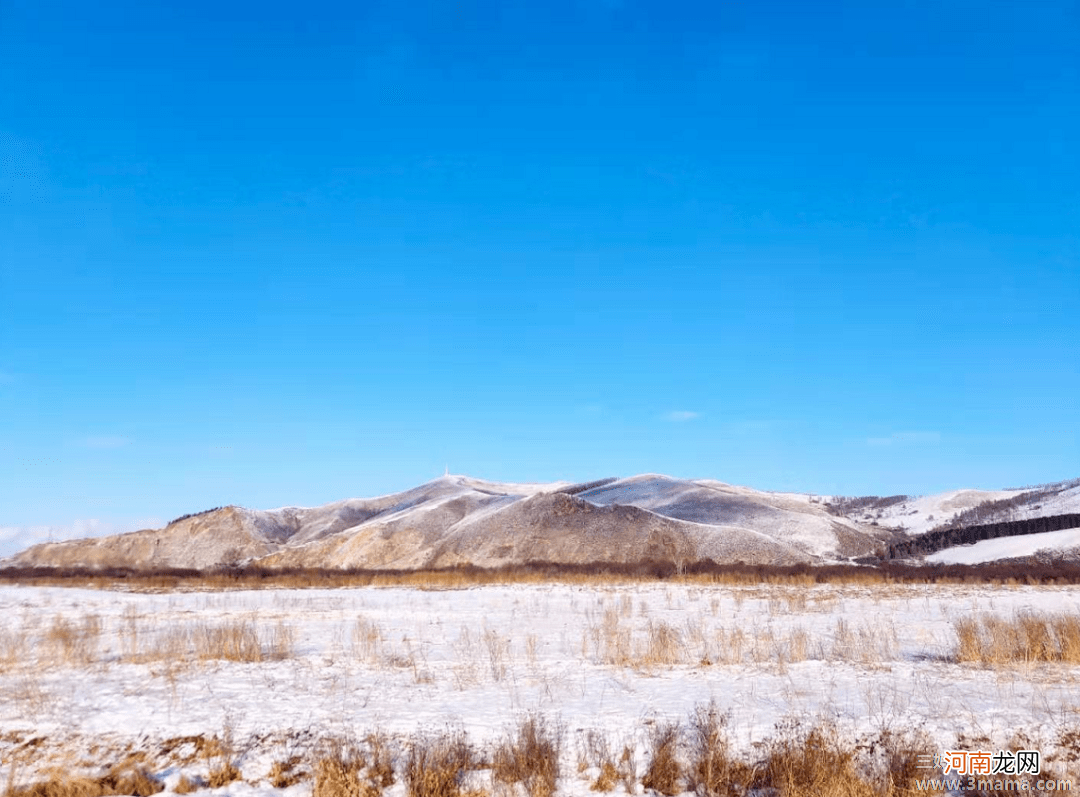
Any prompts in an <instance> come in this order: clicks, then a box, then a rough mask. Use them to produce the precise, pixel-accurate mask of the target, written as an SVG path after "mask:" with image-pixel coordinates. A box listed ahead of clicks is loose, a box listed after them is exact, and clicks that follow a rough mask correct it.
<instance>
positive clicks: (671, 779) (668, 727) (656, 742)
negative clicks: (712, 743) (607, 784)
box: [641, 722, 683, 797]
mask: <svg viewBox="0 0 1080 797" xmlns="http://www.w3.org/2000/svg"><path fill="white" fill-rule="evenodd" d="M678 748H679V724H678V723H677V722H661V723H658V724H657V725H656V726H654V727H653V729H652V733H650V734H649V764H648V766H647V767H646V768H645V776H644V777H643V778H642V779H641V785H642V786H644V787H645V788H646V789H652V790H654V791H658V792H660V794H665V795H668V797H671V795H674V794H679V793H680V792H681V791H682V783H681V781H682V774H683V773H682V765H681V764H680V763H679V759H678V752H679V749H678Z"/></svg>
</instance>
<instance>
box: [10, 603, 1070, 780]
mask: <svg viewBox="0 0 1080 797" xmlns="http://www.w3.org/2000/svg"><path fill="white" fill-rule="evenodd" d="M1024 611H1042V612H1062V611H1066V612H1080V588H1078V587H1033V586H1001V587H995V586H941V585H936V586H935V585H877V586H841V585H817V586H806V587H794V586H769V585H761V586H717V587H708V586H700V585H681V584H645V585H641V584H638V585H627V586H610V587H595V586H593V587H582V586H573V585H561V584H552V585H541V586H535V585H511V586H493V587H477V588H470V589H460V590H438V591H435V590H432V591H426V590H417V589H405V588H366V589H341V590H284V589H282V590H264V591H238V592H186V593H160V594H141V593H126V592H110V591H94V590H84V589H63V588H45V587H11V586H8V587H2V588H0V764H2V766H3V776H2V777H0V780H2V779H3V778H8V777H9V776H10V773H11V772H12V771H14V772H16V773H17V777H18V778H19V780H20V782H29V781H31V780H33V779H34V777H35V776H36V775H39V774H41V773H45V772H47V771H48V770H49V769H50V768H54V767H63V768H64V769H65V770H67V771H75V770H79V769H80V768H82V769H85V770H86V771H88V772H93V771H95V767H102V766H106V765H108V764H111V763H113V762H115V761H117V760H119V759H121V758H123V757H124V756H127V755H130V754H132V753H134V754H136V755H137V756H138V757H139V758H140V760H142V761H143V762H144V763H145V765H146V766H147V767H148V768H149V770H150V771H151V772H152V773H154V774H155V775H156V776H158V777H162V778H164V779H165V783H166V785H167V787H168V788H170V789H175V788H176V786H177V784H178V783H179V782H180V779H181V776H187V777H188V778H191V779H193V780H195V781H196V782H199V779H202V781H203V782H205V778H206V776H207V773H208V768H209V767H211V766H213V761H212V760H211V756H210V754H209V753H207V754H206V755H202V754H201V752H200V751H204V750H205V749H206V745H205V744H203V743H201V742H199V741H198V739H199V737H203V738H204V739H209V738H213V737H217V740H219V741H220V742H222V745H221V748H222V749H224V750H225V751H226V752H225V753H224V754H227V755H228V756H229V757H231V759H232V760H233V761H234V762H235V765H236V766H237V767H238V769H239V771H240V774H241V775H242V780H238V781H235V782H233V783H231V784H229V785H228V786H224V787H221V788H219V789H217V790H216V791H215V793H218V794H225V793H228V794H235V795H247V794H253V793H260V794H271V793H273V794H275V795H276V794H278V793H279V792H280V793H285V792H288V793H289V794H290V795H293V794H295V795H297V797H302V796H303V795H307V794H309V793H310V790H311V781H310V778H308V779H304V780H301V781H300V782H299V783H297V784H296V785H293V786H290V787H287V788H285V789H276V788H275V787H273V786H272V785H271V783H270V780H269V775H270V772H271V768H272V767H273V765H274V763H275V762H281V761H286V760H288V759H290V758H293V759H304V758H305V757H306V756H308V755H309V754H310V753H311V752H312V751H313V750H314V749H315V748H316V747H317V746H318V745H319V744H320V742H321V740H325V739H326V738H329V737H334V736H339V737H346V738H357V739H359V738H363V737H364V736H365V735H366V734H368V733H369V732H373V731H379V732H382V733H384V734H385V735H386V736H387V738H388V739H389V740H390V743H391V747H392V748H393V749H397V750H399V751H400V750H402V749H404V747H405V746H406V745H407V744H408V743H409V739H410V738H413V737H414V735H415V734H417V732H426V731H439V730H445V729H448V728H450V729H460V730H462V731H464V732H465V733H466V734H467V735H468V737H469V739H470V740H471V741H472V742H473V743H474V744H476V745H478V746H480V747H483V746H484V745H486V744H494V743H496V742H497V741H498V740H499V739H502V738H505V736H506V735H507V734H508V733H510V732H511V731H512V730H513V729H514V728H515V727H516V726H517V725H518V724H519V723H520V721H521V720H522V719H523V718H524V717H526V716H527V715H529V714H533V715H538V716H542V717H544V718H546V719H547V720H550V721H551V722H552V723H555V724H557V725H558V726H559V727H561V728H562V729H563V758H564V763H563V768H562V777H561V779H560V781H559V791H560V793H563V794H579V795H586V794H591V793H592V792H590V791H589V784H590V779H591V778H594V777H595V772H592V771H591V770H590V769H589V767H588V761H587V760H585V759H586V758H587V757H586V756H585V755H584V752H583V751H584V750H585V749H586V748H587V747H588V740H589V739H590V738H591V739H592V740H593V742H594V743H595V741H596V740H597V739H601V738H602V739H605V740H607V742H608V743H610V745H611V746H612V748H615V749H621V748H623V747H624V746H627V745H629V746H630V747H632V748H633V749H635V750H636V753H637V760H638V761H639V763H643V762H644V758H645V749H646V748H645V745H646V742H647V736H648V730H649V728H650V727H654V726H655V725H656V724H658V723H662V722H663V721H665V720H678V721H681V722H683V723H684V724H685V721H686V719H687V717H688V716H689V715H690V714H691V712H693V711H694V709H695V707H696V706H700V705H702V704H704V703H707V702H708V701H715V704H716V705H717V706H718V707H719V708H720V710H721V711H722V712H723V713H724V714H725V715H726V717H727V729H728V732H729V733H730V735H731V740H732V743H733V745H734V749H735V750H736V751H737V752H739V753H740V754H742V755H745V756H746V757H747V758H748V759H750V760H752V759H753V757H754V755H755V750H757V749H759V748H758V747H756V746H755V745H760V743H762V742H766V741H768V740H769V739H770V738H773V737H774V736H775V735H776V734H777V732H778V728H782V727H784V726H785V724H788V725H789V726H790V723H791V722H792V721H793V720H797V721H799V722H801V723H804V724H815V723H821V722H825V723H829V724H831V725H832V726H833V727H835V728H836V729H837V731H838V732H839V733H840V734H841V735H843V736H844V738H845V739H848V740H849V741H850V742H851V743H852V744H855V745H858V744H868V743H870V742H871V741H873V740H874V739H875V738H879V737H880V735H881V734H882V733H883V732H886V731H892V732H894V733H913V732H918V733H921V732H925V734H927V735H928V738H929V739H930V740H932V742H933V746H935V747H938V748H940V749H942V750H945V749H959V748H960V747H964V748H967V749H991V748H993V749H994V750H996V749H998V748H999V747H1004V748H1008V746H1009V745H1013V746H1015V745H1017V744H1020V743H1022V744H1024V745H1025V746H1027V747H1028V749H1030V748H1031V747H1037V748H1038V749H1041V750H1042V751H1043V755H1044V758H1045V759H1046V760H1047V761H1055V760H1056V762H1057V763H1056V764H1055V766H1057V768H1058V771H1060V772H1067V773H1069V774H1071V775H1074V774H1075V772H1074V770H1075V768H1076V762H1075V756H1076V752H1075V751H1074V750H1069V749H1068V748H1069V745H1070V744H1072V745H1073V746H1075V742H1076V740H1077V739H1080V734H1077V731H1080V682H1078V676H1080V667H1078V666H1076V665H1069V664H1040V665H1025V664H1022V663H1019V664H1010V665H1002V666H995V667H993V668H984V667H980V666H976V665H966V664H958V663H955V662H954V661H953V660H952V656H953V652H954V651H955V648H956V640H957V637H956V633H955V631H954V627H953V621H954V620H956V619H959V618H961V617H970V616H971V615H973V614H979V613H983V612H988V613H992V614H994V615H997V616H1000V617H1005V618H1009V617H1012V616H1014V615H1015V614H1016V613H1018V612H1024ZM237 659H239V660H237ZM244 659H247V660H244ZM1070 740H1071V742H1070ZM218 752H219V753H221V750H220V749H219V750H218ZM404 788H405V787H404V785H403V784H402V782H401V780H400V779H399V780H398V782H397V783H396V784H395V785H394V786H392V787H390V789H389V790H388V792H387V793H388V794H391V795H394V794H395V793H400V794H402V795H403V794H404ZM2 790H3V789H2V787H0V791H2ZM395 790H397V791H395Z"/></svg>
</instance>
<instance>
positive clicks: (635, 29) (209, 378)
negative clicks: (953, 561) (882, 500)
mask: <svg viewBox="0 0 1080 797" xmlns="http://www.w3.org/2000/svg"><path fill="white" fill-rule="evenodd" d="M1077 41H1080V9H1078V6H1077V4H1076V3H1075V2H1064V1H1063V0H1047V2H1040V3H1021V2H1004V3H986V2H984V1H983V2H956V1H955V0H910V1H909V2H886V3H882V2H837V3H831V4H808V3H803V2H787V1H786V0H785V1H783V2H781V1H780V0H764V1H763V2H756V3H749V2H742V1H741V0H739V1H738V2H719V3H709V4H695V3H686V4H677V3H676V4H672V3H658V2H644V1H641V2H639V1H637V0H569V1H564V0H554V1H553V2H543V3H523V2H514V3H510V2H469V1H468V0H461V1H460V2H457V1H456V0H443V2H431V3H427V2H413V3H408V4H404V3H367V2H359V3H338V2H330V1H329V0H309V2H306V3H283V2H275V1H274V0H270V1H269V2H260V3H248V2H243V1H242V0H241V1H240V2H233V3H220V2H215V3H209V2H202V0H189V1H188V2H184V3H178V2H174V3H161V2H154V1H153V0H139V1H138V2H135V0H130V2H120V1H119V0H103V2H98V3H90V4H87V3H75V2H71V1H70V0H5V2H4V3H3V5H2V6H0V169H2V172H0V174H2V180H0V551H2V550H4V548H5V547H6V548H7V549H12V548H15V547H19V546H21V545H24V544H27V543H28V542H30V541H33V540H35V539H38V538H40V537H41V536H42V535H43V534H45V533H46V529H48V528H51V529H52V530H51V531H50V532H48V533H51V534H53V536H64V535H70V534H75V533H79V534H83V533H102V532H105V531H115V530H119V529H128V528H135V527H139V526H141V525H147V524H151V523H153V522H160V521H165V520H168V519H170V518H171V517H173V516H175V515H179V514H182V513H185V512H190V511H196V510H200V509H203V508H206V507H209V506H216V505H220V504H229V503H236V504H241V505H245V506H254V507H262V508H267V507H273V506H281V505H285V504H304V505H313V504H319V503H323V502H327V501H331V500H336V499H339V498H343V497H346V496H355V495H373V494H379V493H383V492H389V491H392V490H397V489H403V488H407V487H410V486H413V485H415V484H417V483H420V482H422V481H425V480H427V479H429V478H432V477H434V476H437V475H439V474H441V473H442V471H443V468H444V466H445V465H446V464H449V466H450V468H451V470H452V471H454V472H463V473H469V474H471V475H477V476H483V477H488V478H493V479H506V480H536V481H540V480H550V479H590V478H596V477H603V476H608V475H630V474H633V473H639V472H663V473H669V474H672V475H676V476H688V477H710V478H718V479H722V480H725V481H730V482H735V483H743V484H750V485H752V486H755V487H760V488H764V489H778V490H802V491H813V492H819V493H843V494H866V493H879V494H891V493H900V492H903V493H925V492H933V491H938V490H943V489H949V488H953V487H958V486H981V487H1002V486H1012V485H1016V484H1028V483H1035V482H1043V481H1050V480H1058V479H1064V478H1069V477H1076V476H1080V437H1078V431H1080V402H1078V399H1080V347H1078V345H1077V341H1078V340H1080V158H1078V156H1077V153H1078V152H1080V135H1078V129H1080V54H1078V53H1080V51H1078V50H1077V48H1076V46H1075V43H1076V42H1077Z"/></svg>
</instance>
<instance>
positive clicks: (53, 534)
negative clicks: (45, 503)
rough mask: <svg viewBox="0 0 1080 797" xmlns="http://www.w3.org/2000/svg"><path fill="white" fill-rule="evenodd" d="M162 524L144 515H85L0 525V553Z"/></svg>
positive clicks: (3, 554)
mask: <svg viewBox="0 0 1080 797" xmlns="http://www.w3.org/2000/svg"><path fill="white" fill-rule="evenodd" d="M164 525H165V524H164V522H163V521H162V520H161V519H160V518H156V517H147V518H134V519H131V520H120V521H110V520H98V519H96V518H87V519H80V520H73V521H72V522H70V523H66V524H59V525H36V526H0V556H10V555H12V554H15V553H18V552H19V551H22V550H25V549H26V548H29V547H30V546H31V545H37V544H38V543H42V542H63V541H65V540H80V539H84V538H86V537H104V536H106V535H108V534H123V533H125V532H128V531H138V530H140V529H154V528H160V527H161V526H164Z"/></svg>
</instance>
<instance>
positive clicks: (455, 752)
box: [405, 733, 474, 797]
mask: <svg viewBox="0 0 1080 797" xmlns="http://www.w3.org/2000/svg"><path fill="white" fill-rule="evenodd" d="M473 766H474V756H473V751H472V747H471V746H470V745H469V742H468V740H467V739H466V738H465V735H464V734H463V733H444V734H442V735H440V736H423V735H417V736H414V737H413V740H412V743H411V744H410V745H409V754H408V756H407V757H406V759H405V786H406V790H407V793H408V795H409V797H460V795H461V793H462V791H461V780H462V777H463V775H464V774H465V773H466V772H468V771H469V770H470V769H472V768H473Z"/></svg>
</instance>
